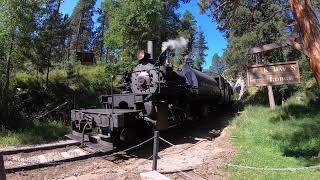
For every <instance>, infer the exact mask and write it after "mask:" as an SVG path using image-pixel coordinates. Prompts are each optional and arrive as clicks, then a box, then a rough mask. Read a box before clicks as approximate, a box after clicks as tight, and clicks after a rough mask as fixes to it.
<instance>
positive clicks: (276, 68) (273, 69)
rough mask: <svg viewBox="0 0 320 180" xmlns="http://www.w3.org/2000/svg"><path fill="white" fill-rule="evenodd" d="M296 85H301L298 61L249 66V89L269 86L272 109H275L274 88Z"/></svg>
mask: <svg viewBox="0 0 320 180" xmlns="http://www.w3.org/2000/svg"><path fill="white" fill-rule="evenodd" d="M295 83H300V70H299V64H298V61H288V62H281V63H274V64H268V65H251V66H248V70H247V84H248V87H255V86H267V87H268V96H269V103H270V108H271V109H274V108H275V101H274V96H273V91H272V86H273V85H283V84H295Z"/></svg>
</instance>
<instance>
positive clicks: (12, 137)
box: [0, 121, 70, 146]
mask: <svg viewBox="0 0 320 180" xmlns="http://www.w3.org/2000/svg"><path fill="white" fill-rule="evenodd" d="M69 131H70V130H69V128H67V127H65V126H64V124H63V123H61V122H56V121H51V122H45V123H37V124H35V125H33V126H32V127H31V128H28V129H25V130H20V131H8V130H2V131H1V132H0V145H1V146H7V145H21V144H39V143H47V142H51V141H56V140H59V139H61V138H62V137H63V136H64V135H65V134H67V133H68V132H69Z"/></svg>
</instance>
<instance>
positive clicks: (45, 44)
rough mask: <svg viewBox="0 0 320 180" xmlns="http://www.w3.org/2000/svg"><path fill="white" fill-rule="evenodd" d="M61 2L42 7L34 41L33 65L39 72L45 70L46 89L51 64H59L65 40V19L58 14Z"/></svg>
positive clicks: (51, 0) (52, 2)
mask: <svg viewBox="0 0 320 180" xmlns="http://www.w3.org/2000/svg"><path fill="white" fill-rule="evenodd" d="M60 4H61V1H60V0H58V1H57V0H50V1H47V2H46V3H45V5H44V7H43V13H42V17H41V20H42V21H41V23H39V24H40V26H39V27H38V31H37V36H36V37H35V39H34V48H33V49H34V61H33V62H34V63H35V64H36V65H37V67H38V68H39V70H40V72H43V70H44V69H46V87H48V82H49V73H50V68H51V66H52V63H57V62H61V60H62V59H63V56H64V53H63V52H64V51H63V50H64V48H65V47H64V42H65V40H66V34H67V33H68V30H67V29H66V19H65V18H63V17H62V14H60V13H59V8H60Z"/></svg>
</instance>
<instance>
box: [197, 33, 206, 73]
mask: <svg viewBox="0 0 320 180" xmlns="http://www.w3.org/2000/svg"><path fill="white" fill-rule="evenodd" d="M195 47H196V50H195V58H194V67H195V68H196V69H198V70H200V71H202V65H203V64H204V63H205V57H206V56H207V54H206V50H207V49H208V46H207V42H206V39H205V35H204V32H203V30H202V29H201V27H199V28H198V32H197V40H196V43H195Z"/></svg>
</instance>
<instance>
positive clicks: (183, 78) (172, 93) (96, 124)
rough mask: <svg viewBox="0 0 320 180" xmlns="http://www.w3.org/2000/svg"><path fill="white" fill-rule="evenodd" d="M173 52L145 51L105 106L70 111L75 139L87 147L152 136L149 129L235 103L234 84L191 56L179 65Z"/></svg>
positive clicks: (104, 99) (105, 99) (173, 124)
mask: <svg viewBox="0 0 320 180" xmlns="http://www.w3.org/2000/svg"><path fill="white" fill-rule="evenodd" d="M169 54H170V49H166V50H165V51H164V52H162V53H161V55H160V56H159V57H158V58H157V59H155V60H154V59H152V58H151V56H150V53H147V52H145V51H140V52H139V53H138V54H137V60H138V65H136V66H135V67H134V68H133V70H132V71H131V72H127V73H126V74H125V75H124V77H125V78H124V84H125V87H124V90H123V92H122V93H120V94H111V95H105V96H102V103H103V105H104V107H105V108H103V109H81V110H72V111H71V122H72V129H73V135H72V138H75V139H77V138H78V139H79V138H82V139H85V140H86V141H87V142H88V143H87V145H88V146H90V145H93V144H92V139H94V141H93V142H94V143H101V142H103V143H108V144H109V147H110V145H111V146H118V145H119V144H121V143H123V142H132V141H134V140H137V139H138V138H139V137H144V136H147V132H148V131H150V130H151V131H152V130H154V129H157V130H167V129H169V128H172V127H176V126H179V125H181V124H183V123H184V121H187V120H199V119H201V118H202V117H203V116H206V115H207V114H208V112H209V111H210V109H213V108H217V107H220V106H223V105H225V104H228V103H229V102H230V97H231V93H232V92H231V87H230V85H229V84H228V83H226V82H225V80H224V79H223V78H222V77H211V76H208V75H206V74H205V73H202V72H200V71H198V70H196V69H194V68H192V67H191V60H190V59H189V58H185V61H184V64H183V65H182V66H181V67H180V68H178V70H174V69H173V67H172V66H171V63H170V56H169ZM94 129H97V131H94V132H96V134H94V135H93V133H92V132H93V130H94ZM89 134H90V135H89Z"/></svg>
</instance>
